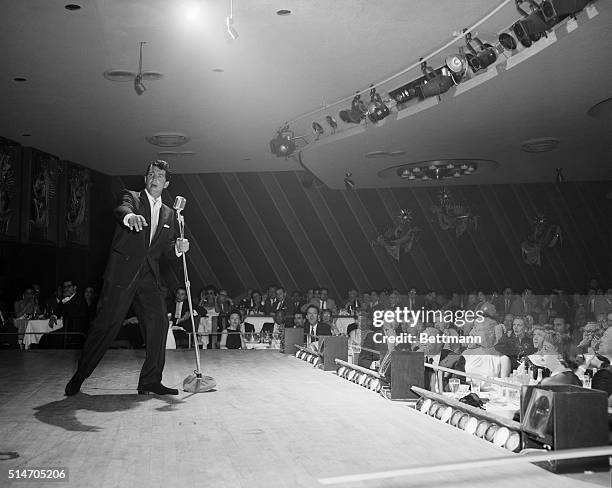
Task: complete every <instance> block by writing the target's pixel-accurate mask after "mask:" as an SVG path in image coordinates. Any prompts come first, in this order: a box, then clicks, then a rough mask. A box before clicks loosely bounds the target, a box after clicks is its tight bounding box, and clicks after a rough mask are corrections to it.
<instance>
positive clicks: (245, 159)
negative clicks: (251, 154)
mask: <svg viewBox="0 0 612 488" xmlns="http://www.w3.org/2000/svg"><path fill="white" fill-rule="evenodd" d="M242 160H243V161H250V160H251V158H242Z"/></svg>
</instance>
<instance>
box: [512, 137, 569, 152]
mask: <svg viewBox="0 0 612 488" xmlns="http://www.w3.org/2000/svg"><path fill="white" fill-rule="evenodd" d="M560 142H561V140H559V139H555V138H554V137H540V138H539V139H530V140H528V141H525V142H523V143H522V144H521V149H522V150H523V151H525V152H530V153H542V152H548V151H552V150H554V149H556V148H557V146H558V145H559V143H560Z"/></svg>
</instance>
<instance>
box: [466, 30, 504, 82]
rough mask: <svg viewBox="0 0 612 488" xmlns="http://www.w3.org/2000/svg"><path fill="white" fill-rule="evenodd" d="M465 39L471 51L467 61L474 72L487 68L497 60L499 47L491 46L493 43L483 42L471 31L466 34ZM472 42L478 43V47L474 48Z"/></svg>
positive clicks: (467, 55)
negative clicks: (473, 35)
mask: <svg viewBox="0 0 612 488" xmlns="http://www.w3.org/2000/svg"><path fill="white" fill-rule="evenodd" d="M465 40H466V45H467V48H468V49H469V50H470V53H471V54H470V53H468V54H466V58H467V62H468V64H469V65H470V68H472V71H473V72H474V73H476V72H477V71H480V70H483V69H487V68H488V67H489V66H490V65H492V64H493V63H494V62H495V61H497V54H498V52H497V49H495V48H494V47H493V46H491V44H483V42H482V41H481V40H480V39H478V37H474V38H472V35H471V34H470V33H468V34H467V35H466V36H465ZM472 43H476V45H477V46H478V49H476V48H474V46H473V45H472Z"/></svg>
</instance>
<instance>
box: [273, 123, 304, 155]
mask: <svg viewBox="0 0 612 488" xmlns="http://www.w3.org/2000/svg"><path fill="white" fill-rule="evenodd" d="M297 139H304V140H305V138H304V136H298V137H295V136H294V135H293V131H292V130H290V129H289V126H288V125H286V126H284V127H281V128H280V129H278V132H277V134H276V137H275V138H274V139H272V140H271V141H270V151H272V154H274V155H275V156H276V157H279V158H282V157H284V158H287V157H289V156H291V154H293V151H295V149H296V147H297V145H296V144H295V141H296V140H297Z"/></svg>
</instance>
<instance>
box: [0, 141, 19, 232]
mask: <svg viewBox="0 0 612 488" xmlns="http://www.w3.org/2000/svg"><path fill="white" fill-rule="evenodd" d="M21 183H22V181H21V148H20V146H19V145H17V144H16V143H13V142H12V141H9V140H7V139H0V238H1V239H9V240H13V239H17V238H18V237H19V225H20V222H19V218H20V212H19V211H20V209H21V202H20V198H21V186H22V185H21Z"/></svg>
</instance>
